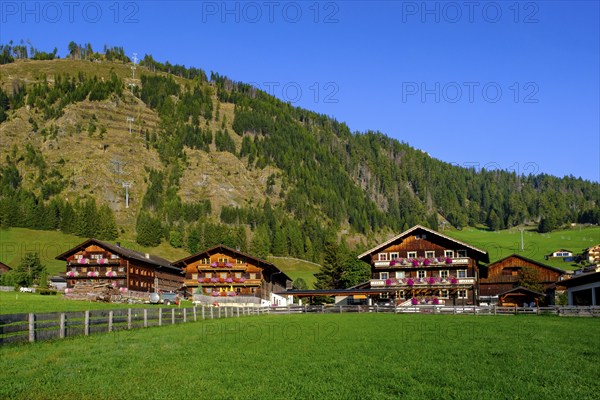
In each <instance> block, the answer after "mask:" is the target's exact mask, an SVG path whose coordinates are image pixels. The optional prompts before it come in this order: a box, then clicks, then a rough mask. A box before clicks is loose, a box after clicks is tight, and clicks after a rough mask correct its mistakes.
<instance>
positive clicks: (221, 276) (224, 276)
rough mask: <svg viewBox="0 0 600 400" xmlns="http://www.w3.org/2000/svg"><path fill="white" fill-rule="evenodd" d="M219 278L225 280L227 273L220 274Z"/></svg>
mask: <svg viewBox="0 0 600 400" xmlns="http://www.w3.org/2000/svg"><path fill="white" fill-rule="evenodd" d="M219 278H223V279H225V278H227V272H221V273H220V274H219Z"/></svg>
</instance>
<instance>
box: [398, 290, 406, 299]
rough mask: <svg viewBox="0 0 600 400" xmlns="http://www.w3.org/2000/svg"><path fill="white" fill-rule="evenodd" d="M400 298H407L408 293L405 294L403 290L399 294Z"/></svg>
mask: <svg viewBox="0 0 600 400" xmlns="http://www.w3.org/2000/svg"><path fill="white" fill-rule="evenodd" d="M398 297H399V298H400V299H404V298H406V293H405V292H404V290H401V291H399V292H398Z"/></svg>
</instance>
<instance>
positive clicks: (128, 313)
mask: <svg viewBox="0 0 600 400" xmlns="http://www.w3.org/2000/svg"><path fill="white" fill-rule="evenodd" d="M127 329H131V308H128V309H127Z"/></svg>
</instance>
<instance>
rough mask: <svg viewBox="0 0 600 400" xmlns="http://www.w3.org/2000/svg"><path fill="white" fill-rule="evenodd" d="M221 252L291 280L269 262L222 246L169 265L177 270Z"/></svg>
mask: <svg viewBox="0 0 600 400" xmlns="http://www.w3.org/2000/svg"><path fill="white" fill-rule="evenodd" d="M223 250H226V251H229V252H232V253H235V254H238V255H240V256H242V257H245V258H249V259H252V260H254V261H255V262H256V263H257V264H259V266H262V267H263V268H265V269H271V270H274V271H275V272H273V274H275V273H278V274H280V275H283V276H284V277H285V278H286V279H287V280H289V281H291V280H292V278H290V277H289V276H287V275H286V274H285V273H284V272H283V271H281V270H280V269H279V268H277V266H276V265H275V264H273V263H270V262H268V261H265V260H262V259H260V258H257V257H254V256H253V255H250V254H247V253H243V252H241V251H239V250H235V249H232V248H231V247H229V246H225V245H223V244H219V245H217V246H214V247H211V248H210V249H206V250H204V251H200V252H198V253H195V254H192V255H190V256H187V257H184V258H182V259H181V260H177V261H173V262H172V263H171V264H172V265H174V266H179V267H178V268H185V267H186V266H187V264H188V263H189V262H193V260H196V259H198V258H200V257H202V256H203V255H205V254H206V255H209V256H210V255H211V254H213V253H216V252H222V251H223Z"/></svg>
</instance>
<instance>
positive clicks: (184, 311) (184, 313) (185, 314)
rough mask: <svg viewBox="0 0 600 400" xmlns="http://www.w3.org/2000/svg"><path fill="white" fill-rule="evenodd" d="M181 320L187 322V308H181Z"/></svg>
mask: <svg viewBox="0 0 600 400" xmlns="http://www.w3.org/2000/svg"><path fill="white" fill-rule="evenodd" d="M183 322H187V308H184V309H183Z"/></svg>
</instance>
